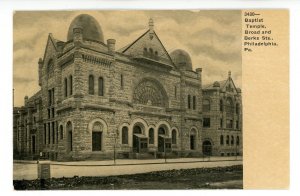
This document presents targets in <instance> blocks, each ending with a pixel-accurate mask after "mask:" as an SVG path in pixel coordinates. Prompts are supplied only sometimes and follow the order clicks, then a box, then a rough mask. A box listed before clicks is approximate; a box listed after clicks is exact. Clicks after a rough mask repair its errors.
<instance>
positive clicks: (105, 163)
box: [14, 156, 243, 166]
mask: <svg viewBox="0 0 300 196" xmlns="http://www.w3.org/2000/svg"><path fill="white" fill-rule="evenodd" d="M236 160H239V161H241V160H243V157H242V156H238V157H236V156H232V157H205V158H173V159H166V160H165V159H116V160H115V161H114V160H101V161H71V162H58V161H48V160H46V161H45V160H40V161H39V162H40V163H45V162H47V163H50V164H51V165H70V166H84V165H85V166H102V165H103V166H110V165H141V164H159V163H165V162H167V163H187V162H204V161H205V162H207V161H210V162H215V161H236ZM15 163H19V164H37V161H27V160H14V164H15Z"/></svg>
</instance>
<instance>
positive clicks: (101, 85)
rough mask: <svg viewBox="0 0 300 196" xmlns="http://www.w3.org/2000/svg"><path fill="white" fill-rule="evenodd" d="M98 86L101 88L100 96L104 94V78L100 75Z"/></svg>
mask: <svg viewBox="0 0 300 196" xmlns="http://www.w3.org/2000/svg"><path fill="white" fill-rule="evenodd" d="M98 88H99V90H98V95H99V96H104V80H103V78H102V77H100V78H99V79H98Z"/></svg>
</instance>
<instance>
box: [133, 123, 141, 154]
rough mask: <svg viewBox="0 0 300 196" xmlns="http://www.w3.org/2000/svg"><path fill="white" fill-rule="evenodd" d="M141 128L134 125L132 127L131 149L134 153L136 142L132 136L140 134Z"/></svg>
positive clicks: (136, 146)
mask: <svg viewBox="0 0 300 196" xmlns="http://www.w3.org/2000/svg"><path fill="white" fill-rule="evenodd" d="M142 133H143V131H142V126H141V125H140V124H136V125H134V127H133V131H132V149H133V151H134V152H137V151H138V149H137V148H138V140H137V138H136V137H134V134H142Z"/></svg>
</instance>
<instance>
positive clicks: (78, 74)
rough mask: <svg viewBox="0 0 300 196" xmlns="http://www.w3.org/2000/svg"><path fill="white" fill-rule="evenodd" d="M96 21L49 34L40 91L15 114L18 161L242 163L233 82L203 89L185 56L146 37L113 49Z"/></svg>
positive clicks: (86, 19)
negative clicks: (225, 159) (237, 159)
mask: <svg viewBox="0 0 300 196" xmlns="http://www.w3.org/2000/svg"><path fill="white" fill-rule="evenodd" d="M115 44H116V40H115V39H108V40H106V41H105V40H104V34H103V31H102V29H101V26H100V25H99V24H98V22H97V21H96V20H95V19H94V18H93V17H92V16H90V15H86V14H82V15H79V16H77V17H76V18H74V19H73V21H72V22H71V24H70V26H69V30H68V35H67V40H66V41H60V40H57V39H55V38H54V37H53V36H52V34H49V37H48V41H47V44H46V48H45V53H44V56H43V57H42V58H40V59H39V61H38V75H39V78H38V82H39V85H40V90H39V91H38V92H37V93H36V94H35V95H33V96H32V97H30V98H28V97H27V96H26V97H25V100H24V106H23V107H15V108H14V110H13V120H14V127H13V140H14V141H13V144H14V158H15V159H36V158H38V157H40V158H49V159H51V160H59V161H69V160H101V159H111V158H112V157H113V156H117V158H159V157H162V156H164V155H165V154H166V155H167V156H168V157H202V156H204V155H206V156H233V155H234V156H235V155H242V99H241V89H239V88H236V87H235V85H234V82H233V80H232V78H231V76H230V73H229V75H228V78H227V79H226V80H224V81H220V82H214V83H213V84H211V85H206V86H204V85H202V76H201V74H202V69H201V68H198V69H196V70H195V71H194V70H193V66H192V60H191V58H190V56H189V54H188V53H187V52H185V51H183V50H180V49H178V50H175V51H173V52H171V53H170V54H169V53H168V52H167V50H166V49H165V47H164V45H163V43H162V42H161V41H160V39H159V37H158V34H156V32H155V30H154V24H153V20H151V19H150V20H149V29H147V30H145V33H144V34H142V35H141V36H140V37H138V38H137V39H136V40H134V41H133V42H132V43H130V44H128V45H127V46H125V47H123V48H121V49H118V50H116V49H115Z"/></svg>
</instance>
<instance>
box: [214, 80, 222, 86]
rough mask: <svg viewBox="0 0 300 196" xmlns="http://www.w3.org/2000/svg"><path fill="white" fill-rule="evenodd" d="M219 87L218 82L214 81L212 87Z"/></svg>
mask: <svg viewBox="0 0 300 196" xmlns="http://www.w3.org/2000/svg"><path fill="white" fill-rule="evenodd" d="M220 86H221V85H220V82H218V81H215V82H214V84H213V87H220Z"/></svg>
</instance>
